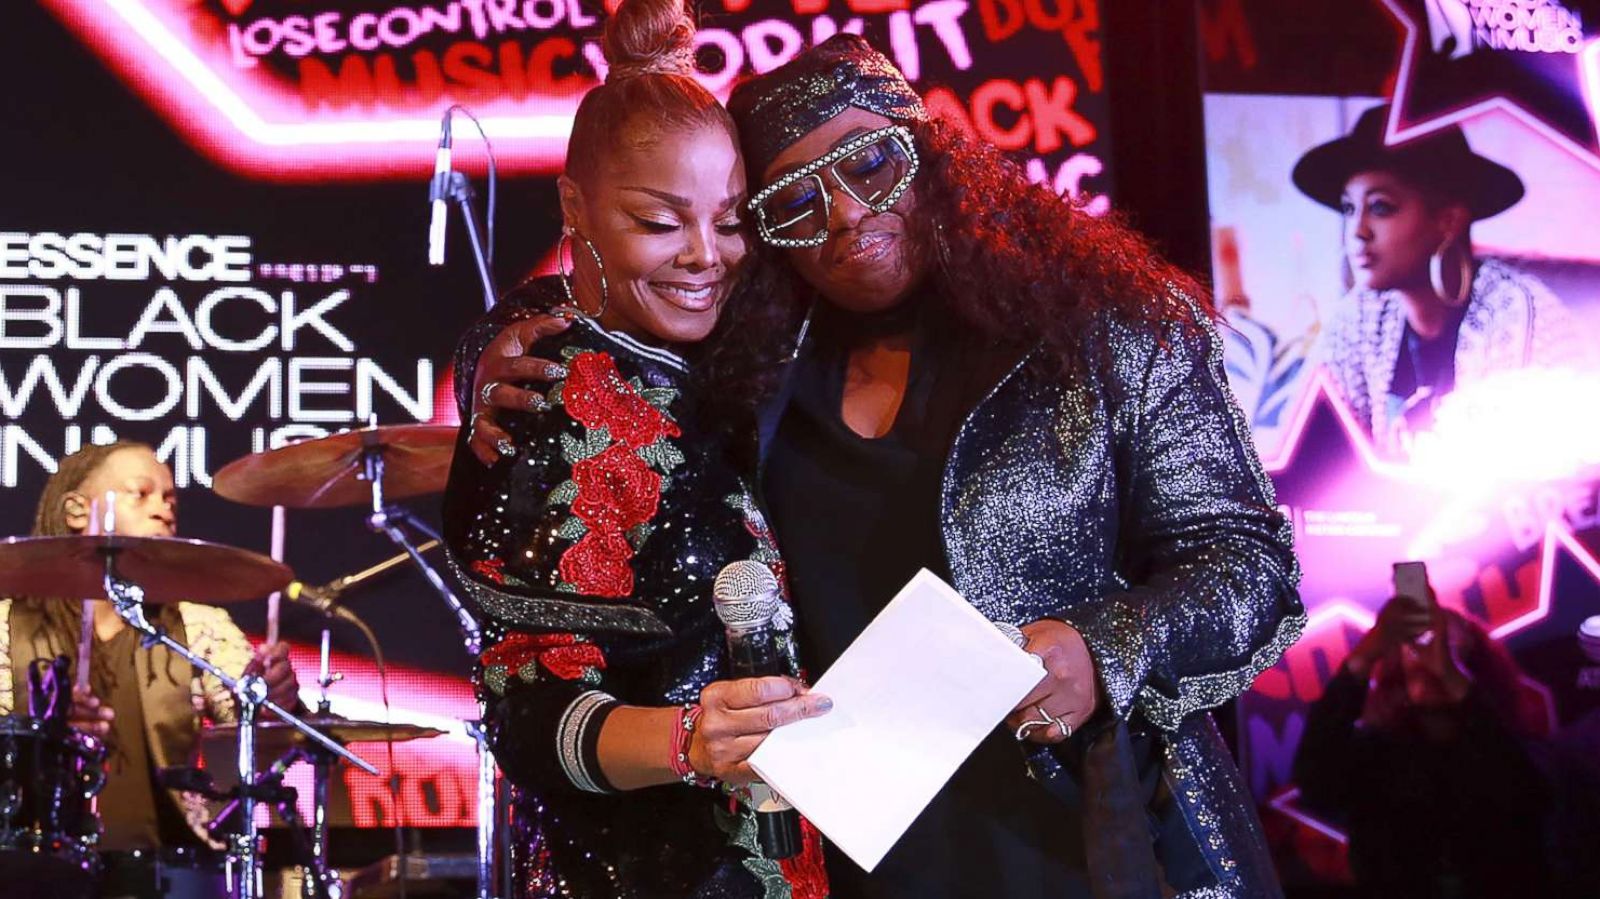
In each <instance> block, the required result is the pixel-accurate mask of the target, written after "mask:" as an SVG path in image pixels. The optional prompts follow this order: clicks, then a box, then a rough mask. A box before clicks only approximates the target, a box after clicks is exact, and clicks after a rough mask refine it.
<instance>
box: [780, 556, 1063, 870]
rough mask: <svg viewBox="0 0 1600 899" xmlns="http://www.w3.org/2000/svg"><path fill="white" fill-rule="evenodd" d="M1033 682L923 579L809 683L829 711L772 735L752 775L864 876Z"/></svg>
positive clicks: (985, 629) (980, 622)
mask: <svg viewBox="0 0 1600 899" xmlns="http://www.w3.org/2000/svg"><path fill="white" fill-rule="evenodd" d="M1042 676H1043V669H1042V668H1041V667H1040V665H1039V661H1038V659H1036V658H1034V657H1033V656H1031V655H1028V654H1027V653H1025V652H1023V651H1022V650H1021V649H1018V648H1017V646H1016V644H1014V643H1012V642H1011V640H1010V639H1009V638H1008V637H1006V635H1005V634H1002V633H1001V632H1000V631H999V630H997V629H996V628H995V626H994V625H993V624H992V623H990V622H989V621H988V619H986V618H984V617H983V615H982V614H980V613H979V612H978V610H977V609H974V608H973V607H972V606H971V605H970V604H969V603H967V601H966V600H964V599H962V598H961V594H959V593H957V592H956V591H955V589H954V588H952V587H951V586H950V585H949V584H946V583H945V582H944V581H943V580H942V579H940V578H939V576H938V575H936V574H933V573H932V572H930V571H927V570H923V571H920V572H918V573H917V575H916V577H913V578H912V579H911V581H910V582H909V583H907V584H906V586H905V587H904V589H902V590H901V591H900V592H899V594H897V595H896V596H895V598H894V599H893V600H891V601H890V603H889V605H888V606H886V607H885V608H884V610H883V611H882V612H880V613H878V617H877V618H874V619H873V620H872V623H871V624H869V625H868V626H867V629H866V630H864V631H862V632H861V636H859V637H857V638H856V640H855V642H854V643H852V644H850V648H849V649H847V650H845V652H844V655H842V656H840V657H839V660H838V661H837V662H835V663H834V664H833V667H832V668H829V669H828V671H827V673H825V674H823V675H822V677H821V679H819V680H818V681H817V682H816V685H815V686H814V687H813V689H814V690H815V691H816V692H818V693H822V694H824V695H826V696H828V697H830V698H831V699H833V703H834V705H833V710H832V711H830V712H829V713H828V714H826V715H823V716H822V717H820V718H811V719H808V720H805V721H800V722H797V723H795V724H791V725H788V726H786V727H781V728H779V729H777V730H776V731H773V732H772V734H771V735H770V736H768V737H767V739H766V740H765V741H764V742H763V743H762V744H761V746H760V747H759V748H758V749H757V750H756V751H755V753H754V754H753V755H751V756H750V765H751V767H753V768H754V769H755V770H756V772H757V773H758V774H760V775H761V778H762V780H764V781H766V782H767V783H768V784H770V785H771V786H772V787H773V788H774V789H776V790H777V791H778V792H779V793H780V794H782V795H783V796H784V798H786V799H788V800H789V802H790V803H791V804H793V805H794V807H795V808H797V809H799V810H800V813H801V814H803V815H805V816H806V817H807V818H809V819H810V820H811V823H813V824H815V825H816V826H817V828H818V829H819V830H821V831H822V832H823V833H824V834H826V835H827V836H828V838H829V839H830V840H831V841H832V842H833V843H834V845H836V846H838V847H839V848H840V849H842V850H844V852H845V854H846V855H848V856H850V858H851V859H853V860H854V861H855V863H856V864H858V865H860V866H861V867H862V868H864V869H865V870H868V871H871V870H872V869H873V868H874V867H876V866H877V864H878V862H880V861H882V860H883V856H884V855H885V854H886V853H887V852H888V851H889V849H890V848H891V847H893V846H894V844H895V842H896V841H897V840H899V839H900V836H901V834H903V833H905V831H906V828H908V827H910V826H911V823H912V821H914V820H916V817H917V815H919V814H921V813H922V810H923V809H924V808H925V807H927V805H928V803H929V802H930V801H932V799H933V797H934V795H935V794H936V793H938V792H939V790H940V788H941V787H943V786H944V784H945V782H946V781H948V780H949V779H950V776H951V775H952V774H954V773H955V771H956V768H958V767H960V765H961V763H962V762H963V761H965V760H966V758H967V756H968V755H971V754H972V751H973V750H974V749H976V748H977V746H978V744H979V743H980V742H982V741H983V738H984V737H986V736H988V734H989V732H990V731H991V730H993V729H994V727H995V725H996V724H999V723H1000V721H1001V720H1002V719H1003V718H1005V716H1006V714H1007V713H1009V712H1010V711H1011V710H1012V709H1013V708H1015V707H1016V705H1017V703H1018V702H1021V701H1022V698H1023V697H1025V696H1027V695H1028V692H1029V691H1031V690H1032V689H1033V688H1034V687H1035V686H1036V685H1037V684H1038V683H1039V679H1040V677H1042Z"/></svg>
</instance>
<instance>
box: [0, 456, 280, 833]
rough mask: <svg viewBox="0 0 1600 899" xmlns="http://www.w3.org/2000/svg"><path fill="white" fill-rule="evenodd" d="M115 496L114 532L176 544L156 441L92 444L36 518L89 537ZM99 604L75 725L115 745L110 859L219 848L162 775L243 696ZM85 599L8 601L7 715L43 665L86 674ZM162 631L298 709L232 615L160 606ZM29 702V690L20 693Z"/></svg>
mask: <svg viewBox="0 0 1600 899" xmlns="http://www.w3.org/2000/svg"><path fill="white" fill-rule="evenodd" d="M107 491H115V492H116V515H115V529H116V533H118V534H122V535H125V536H132V537H171V536H173V535H174V533H175V532H176V530H177V525H178V500H177V491H176V488H175V487H174V486H173V481H172V472H171V470H170V469H168V468H167V466H166V465H164V464H162V463H161V462H160V461H158V460H157V459H156V455H155V452H154V451H153V450H152V449H151V448H150V447H149V446H147V445H146V444H143V443H134V442H130V441H121V442H118V443H112V444H108V445H105V446H88V447H84V448H83V449H81V450H79V451H78V452H76V453H73V454H72V455H70V456H67V457H66V458H65V459H62V460H61V464H60V466H59V468H58V470H57V471H56V473H55V474H54V475H53V476H51V478H50V480H49V481H48V482H47V483H46V484H45V487H44V493H43V495H42V496H40V497H39V506H38V511H37V512H36V513H35V515H34V519H33V534H34V536H64V535H68V534H81V533H84V532H85V531H86V530H87V529H88V527H89V512H90V500H91V498H92V497H95V498H97V497H104V496H105V494H106V492H107ZM93 606H94V641H93V648H92V650H91V652H90V658H91V662H90V666H89V685H90V692H89V693H88V694H84V693H80V692H77V691H76V690H74V692H73V699H74V702H73V707H72V718H71V724H72V726H73V727H75V728H77V729H79V730H82V731H85V732H87V733H91V734H94V735H95V736H97V737H100V738H102V739H103V740H105V742H106V744H107V749H108V755H107V769H108V777H107V779H106V785H105V789H104V790H102V791H101V792H100V797H99V812H100V819H101V823H102V825H103V826H104V828H105V834H104V836H103V837H102V839H101V841H100V848H101V849H103V850H107V851H120V850H133V849H158V848H170V847H185V846H187V847H198V846H205V845H210V846H211V847H212V848H219V844H216V843H214V842H211V841H210V840H209V839H208V838H207V836H206V831H205V823H206V819H207V817H208V810H207V809H206V807H205V805H204V803H203V801H202V800H201V798H200V797H199V796H196V795H194V794H192V793H179V792H176V791H169V790H166V789H164V788H163V787H161V786H160V785H159V784H158V783H157V782H156V776H155V775H156V771H157V770H159V769H161V768H163V767H166V766H169V765H188V764H191V763H192V762H193V759H194V757H195V753H196V746H197V742H198V737H199V732H200V719H201V716H202V715H204V716H205V717H207V718H210V719H211V720H212V721H214V722H219V723H222V722H231V721H234V720H236V718H237V715H236V713H235V710H234V700H233V695H232V694H231V693H230V692H229V691H228V690H227V689H226V688H225V687H223V686H222V684H221V683H220V682H219V681H218V680H217V679H216V678H215V677H213V676H211V675H209V674H208V675H203V676H196V675H197V672H196V671H195V669H194V668H193V667H192V666H191V665H189V664H188V663H187V662H185V661H183V660H182V659H180V658H178V657H177V656H176V655H174V654H173V653H172V652H171V651H170V650H168V649H167V648H166V647H164V646H153V647H149V648H144V647H141V646H140V645H139V634H138V632H136V631H135V630H133V629H132V628H130V627H128V626H127V625H126V624H125V623H124V622H123V620H122V619H121V618H120V617H119V616H118V615H117V613H116V610H115V609H114V608H112V606H111V603H109V602H107V601H105V600H96V601H95V602H94V604H93ZM82 609H83V605H82V603H81V602H80V601H78V600H75V599H72V598H41V597H29V598H22V599H15V600H13V599H0V713H4V714H9V713H12V712H17V713H21V714H26V713H27V711H28V710H27V709H26V708H17V703H18V698H17V697H18V691H17V685H19V684H26V683H27V682H28V681H27V670H28V665H29V663H30V662H32V661H33V660H34V659H38V658H53V657H55V656H57V655H65V656H67V657H68V658H70V659H72V660H73V666H74V671H73V673H74V675H76V666H77V662H78V659H77V656H78V642H79V635H80V632H81V626H82V620H83V616H82ZM152 610H153V611H155V612H156V614H155V615H154V616H153V617H154V618H155V619H156V623H157V624H159V625H161V626H164V627H165V628H166V629H167V631H168V632H169V633H170V634H172V636H173V637H175V638H176V639H177V640H178V641H179V642H181V643H183V644H185V645H186V646H188V647H189V648H190V649H191V650H193V651H194V652H195V653H197V654H198V655H200V656H201V657H203V658H205V659H208V660H209V661H211V663H212V664H214V665H216V666H217V667H219V668H221V669H222V670H223V671H225V672H227V673H229V674H232V675H238V674H240V673H241V672H244V671H246V670H249V671H251V672H253V673H257V674H260V675H262V677H263V678H264V679H265V680H266V682H267V687H268V695H269V698H271V699H272V700H273V701H274V702H277V703H279V704H280V705H283V706H285V707H293V706H295V705H296V703H297V701H298V700H297V696H298V692H299V685H298V684H297V682H296V680H295V675H294V670H293V669H292V668H291V667H290V665H289V657H288V646H287V645H285V644H282V643H278V644H274V645H272V646H264V647H262V648H260V649H258V650H252V648H251V646H250V643H249V641H248V640H246V639H245V636H244V633H243V632H241V631H240V630H239V628H238V626H237V625H235V624H234V623H233V619H232V618H230V617H229V615H228V613H227V612H225V611H223V610H222V609H219V608H216V607H213V606H204V605H199V604H197V603H191V602H179V603H172V604H164V605H159V606H153V607H152ZM22 695H23V696H24V697H25V696H26V692H25V691H24V692H23V694H22Z"/></svg>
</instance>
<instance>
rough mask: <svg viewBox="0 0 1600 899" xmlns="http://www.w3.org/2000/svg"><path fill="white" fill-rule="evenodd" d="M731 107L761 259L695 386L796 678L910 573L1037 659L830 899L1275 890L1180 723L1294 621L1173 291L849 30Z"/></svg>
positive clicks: (1261, 482) (1199, 742) (1205, 364)
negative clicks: (729, 452) (879, 851)
mask: <svg viewBox="0 0 1600 899" xmlns="http://www.w3.org/2000/svg"><path fill="white" fill-rule="evenodd" d="M729 108H730V111H731V112H732V113H733V115H734V117H735V119H736V121H737V122H738V124H739V130H740V135H741V139H742V145H743V149H744V156H745V163H746V167H747V169H748V170H749V171H750V172H751V173H752V176H753V178H755V179H756V183H758V184H759V185H761V186H760V187H759V189H757V190H756V191H754V193H753V195H752V198H751V201H750V204H749V210H750V213H751V215H752V217H753V219H754V224H755V227H756V230H757V232H758V234H759V236H760V238H761V240H762V243H763V259H762V260H761V265H760V266H759V267H758V270H757V272H756V273H755V275H754V280H755V287H754V290H753V291H752V294H751V298H750V300H749V301H748V302H736V303H730V305H729V309H728V314H727V316H726V317H725V321H724V322H723V326H724V327H725V328H726V330H725V331H723V333H724V334H725V335H727V339H725V340H724V339H719V338H718V337H715V336H714V337H713V339H712V340H713V344H714V346H713V348H712V351H711V352H710V353H708V354H707V358H706V360H705V366H704V367H705V368H706V370H707V371H706V373H707V374H709V376H710V377H711V380H712V381H713V383H718V384H721V385H724V386H725V387H726V388H727V389H729V390H735V389H738V390H740V391H741V392H744V393H754V394H756V395H760V396H763V397H764V398H765V399H764V402H763V403H762V404H761V406H760V408H759V410H757V411H756V412H755V413H754V414H753V416H752V421H753V423H754V425H755V428H756V431H757V434H758V437H759V440H758V444H759V459H760V463H761V487H762V493H763V499H764V500H765V502H766V504H767V507H768V510H769V513H770V516H771V520H772V522H773V525H774V530H775V532H776V534H777V537H778V539H779V541H780V543H781V544H782V546H783V549H784V553H785V558H786V561H787V563H788V572H789V577H790V586H791V593H792V596H793V599H794V604H795V608H796V614H797V631H798V634H799V637H800V646H801V651H802V654H803V658H804V660H805V661H806V663H807V665H808V667H809V668H810V669H811V670H813V671H822V670H824V669H826V667H827V666H828V665H829V664H831V662H832V661H833V659H834V658H836V657H837V656H838V655H839V653H840V652H842V651H843V649H844V648H845V647H846V646H848V645H849V643H850V642H851V641H852V640H853V639H854V638H855V636H856V635H857V634H859V632H860V631H861V630H862V629H863V628H864V627H865V625H866V623H867V622H868V621H870V619H871V618H872V616H873V615H874V614H876V612H877V611H878V610H879V609H880V608H881V607H882V606H883V604H884V603H886V602H887V601H888V600H889V599H890V598H891V597H892V596H893V595H894V593H895V591H896V590H897V589H898V588H899V586H901V585H902V584H903V583H904V582H905V580H906V579H907V578H909V577H910V576H911V575H912V574H913V573H914V572H915V571H916V570H917V569H918V568H923V567H926V568H929V569H931V570H933V571H935V572H937V573H939V574H941V575H943V576H945V577H946V578H947V579H949V580H951V581H952V582H953V583H954V584H955V586H956V587H957V588H958V589H959V590H960V591H961V592H962V594H963V595H964V596H965V597H966V598H967V600H968V601H969V602H971V603H972V604H973V605H974V606H976V607H977V608H978V609H979V610H980V611H982V612H983V613H984V614H985V615H987V616H988V617H989V618H990V619H992V620H995V621H1000V622H1006V623H1010V624H1014V625H1017V626H1019V627H1020V628H1021V630H1022V631H1023V633H1024V634H1025V635H1026V637H1027V640H1028V643H1027V648H1028V649H1029V650H1030V651H1032V652H1035V653H1037V654H1038V655H1039V656H1040V657H1041V658H1042V659H1043V660H1044V663H1045V667H1046V669H1047V675H1046V677H1045V678H1044V679H1043V680H1042V681H1041V683H1040V685H1039V687H1038V688H1037V689H1036V690H1035V691H1034V692H1033V694H1032V695H1030V696H1029V697H1027V698H1026V699H1025V700H1024V701H1023V703H1021V704H1020V705H1019V706H1018V708H1017V709H1016V711H1015V712H1014V713H1013V715H1012V716H1011V718H1010V719H1009V720H1008V721H1007V722H1006V724H1005V727H1004V728H1002V729H997V730H996V731H995V733H994V734H992V735H991V736H990V738H989V739H987V740H986V741H985V742H984V743H983V744H982V745H981V746H980V747H979V749H978V750H977V751H976V752H975V753H974V754H973V755H972V756H971V757H970V758H969V759H968V760H967V761H966V763H965V764H963V766H962V767H961V769H960V770H959V771H958V772H957V773H956V775H955V776H954V777H953V778H952V780H951V781H950V783H949V784H948V785H947V786H946V787H945V788H944V789H943V790H942V791H941V792H940V794H939V795H938V796H937V797H936V798H935V799H934V801H933V803H932V804H931V805H930V806H929V807H928V809H927V810H926V811H925V812H924V813H923V814H922V816H921V817H920V818H918V820H917V821H916V823H915V824H914V825H913V826H912V828H911V830H910V831H909V832H908V833H907V834H906V835H905V837H903V838H902V839H901V841H900V842H899V843H898V844H897V845H896V847H895V848H894V849H893V850H892V851H891V852H890V853H889V855H888V856H887V857H886V858H885V859H884V860H883V862H882V863H881V864H880V865H879V866H878V867H877V868H876V869H875V870H874V871H873V872H872V873H871V874H867V873H866V872H863V871H861V870H860V869H859V868H856V867H855V866H854V865H853V864H851V863H850V861H849V860H848V859H846V858H843V857H842V856H840V855H838V854H835V853H830V854H829V855H828V873H829V880H830V884H831V888H832V894H833V895H834V896H839V897H901V896H904V897H912V896H917V897H927V896H951V897H955V896H972V895H1004V896H1038V897H1045V896H1051V897H1060V896H1097V897H1099V896H1111V895H1116V896H1150V897H1154V896H1167V895H1179V896H1192V897H1200V896H1249V897H1254V896H1275V895H1278V894H1279V890H1278V888H1277V886H1276V882H1275V878H1274V875H1273V872H1272V867H1271V862H1270V860H1269V859H1268V858H1267V856H1266V853H1265V849H1264V846H1263V842H1262V839H1261V834H1260V830H1259V825H1258V823H1257V822H1256V820H1255V817H1254V813H1253V811H1252V809H1251V804H1250V800H1249V797H1248V795H1247V793H1246V791H1245V788H1244V786H1243V784H1242V783H1241V781H1240V778H1239V775H1238V772H1237V771H1236V770H1235V769H1234V767H1233V765H1232V762H1231V761H1230V759H1229V758H1228V754H1227V750H1226V748H1225V746H1224V745H1223V743H1222V742H1221V740H1220V738H1219V737H1218V735H1217V731H1216V729H1215V726H1214V725H1213V723H1212V721H1211V719H1210V716H1209V715H1208V713H1207V710H1209V709H1210V708H1213V707H1215V706H1216V705H1218V704H1220V703H1222V702H1224V701H1226V700H1227V699H1229V698H1231V697H1233V696H1235V695H1237V694H1238V693H1239V692H1241V691H1242V690H1244V689H1245V688H1246V687H1247V686H1248V685H1249V683H1250V682H1251V680H1252V679H1253V678H1254V677H1255V676H1256V675H1257V674H1259V673H1260V672H1261V671H1262V670H1264V669H1265V668H1266V667H1268V666H1270V665H1271V664H1273V663H1274V662H1275V661H1276V660H1277V658H1278V657H1279V655H1280V654H1281V652H1282V651H1283V649H1284V648H1285V647H1287V646H1288V645H1289V644H1290V643H1291V642H1292V641H1293V640H1294V639H1295V637H1296V636H1297V635H1298V633H1299V631H1300V628H1301V627H1302V626H1303V623H1304V614H1303V611H1302V609H1301V606H1300V602H1299V599H1298V597H1297V595H1296V593H1295V584H1296V579H1297V577H1298V569H1297V566H1296V564H1295V561H1294V557H1293V553H1292V551H1291V548H1290V530H1289V526H1288V523H1287V522H1286V521H1285V519H1284V518H1283V516H1281V515H1280V514H1279V513H1278V512H1277V511H1276V508H1275V501H1274V498H1273V494H1272V489H1271V485H1270V484H1269V483H1268V482H1267V480H1266V479H1265V477H1264V476H1263V474H1262V472H1261V468H1260V464H1259V462H1258V460H1257V458H1256V454H1255V451H1254V449H1253V446H1252V444H1251V442H1250V436H1249V433H1248V431H1247V430H1246V428H1245V426H1244V423H1243V422H1242V420H1241V418H1240V416H1239V414H1238V412H1237V410H1236V408H1235V407H1234V404H1233V402H1232V399H1231V397H1230V395H1229V394H1228V392H1227V388H1226V387H1225V386H1224V381H1223V378H1222V373H1221V353H1220V347H1219V345H1218V344H1217V340H1216V335H1215V332H1214V330H1213V328H1212V325H1211V321H1210V314H1209V312H1210V311H1209V309H1208V308H1206V307H1205V306H1204V305H1203V301H1202V300H1201V299H1200V297H1201V295H1200V293H1199V291H1198V290H1196V289H1195V288H1194V287H1193V285H1192V284H1191V282H1190V281H1189V279H1188V278H1187V277H1185V276H1184V275H1182V274H1181V273H1179V272H1177V271H1175V270H1173V269H1172V268H1170V267H1168V266H1166V265H1165V264H1163V263H1161V262H1160V261H1159V260H1158V259H1157V258H1156V257H1155V256H1154V254H1153V253H1152V252H1151V251H1150V250H1149V248H1148V246H1147V245H1146V244H1145V243H1144V242H1143V241H1142V240H1141V239H1139V238H1138V237H1137V236H1136V235H1134V234H1132V233H1130V232H1129V231H1127V230H1126V229H1124V228H1122V227H1121V226H1119V225H1117V224H1115V223H1113V222H1110V221H1105V220H1097V219H1093V218H1090V217H1088V216H1086V215H1084V214H1083V213H1081V212H1080V211H1078V210H1076V209H1074V208H1072V207H1071V206H1069V205H1068V204H1064V203H1062V202H1061V201H1060V199H1059V198H1057V197H1055V196H1054V195H1052V194H1050V193H1049V192H1048V191H1046V190H1044V189H1042V188H1037V187H1033V186H1030V185H1029V184H1028V183H1027V181H1026V178H1025V177H1024V176H1023V174H1022V173H1021V172H1020V171H1019V170H1018V168H1017V167H1016V166H1014V165H1012V164H1011V163H1009V162H1007V161H1005V160H1004V159H1002V158H1001V157H1000V156H999V154H998V153H996V152H995V151H994V150H993V149H992V148H989V147H987V146H984V145H981V144H979V143H978V142H976V141H973V140H971V139H969V138H967V137H966V136H963V135H961V134H958V133H956V132H954V131H953V130H952V129H950V128H949V127H948V126H947V125H944V124H942V123H938V122H934V121H930V120H929V119H928V118H927V116H926V114H925V112H924V109H923V107H922V104H921V101H920V100H919V98H918V97H917V95H916V93H915V92H914V91H913V90H912V89H911V88H910V86H909V85H908V84H907V83H906V82H905V80H904V78H903V77H902V76H901V75H900V74H899V72H897V71H896V70H895V69H894V67H893V66H892V64H890V63H889V61H888V60H887V59H885V58H884V57H883V56H882V55H881V54H878V53H876V52H875V51H873V50H872V49H871V48H870V47H869V46H867V44H866V43H865V42H864V41H862V40H861V39H860V38H858V37H853V36H849V35H839V36H837V37H835V38H832V39H830V40H829V41H827V42H825V43H823V44H821V45H819V46H817V47H814V48H812V49H810V50H808V51H806V52H804V53H802V54H801V55H800V56H798V57H797V58H796V59H795V60H793V61H791V62H790V63H789V64H787V65H785V66H783V67H781V68H779V69H776V70H774V71H772V72H770V73H768V74H766V75H763V76H760V77H758V78H755V79H752V80H751V81H748V82H745V83H744V84H742V85H740V86H739V87H738V88H737V89H736V90H735V91H734V94H733V96H732V97H731V98H730V102H729ZM535 324H537V323H535ZM500 364H501V363H500V362H497V361H495V360H489V359H486V360H485V361H484V367H486V368H488V369H490V370H492V369H493V368H494V367H495V366H497V365H500ZM483 370H484V369H483V368H480V376H481V371H483ZM751 385H755V387H756V389H755V390H753V391H752V390H748V389H746V388H748V387H750V386H751ZM479 427H480V428H481V429H492V428H495V427H496V425H495V424H494V422H493V421H492V420H489V419H487V418H485V419H480V422H479ZM491 433H492V432H491ZM1025 772H1026V773H1025ZM1028 774H1031V775H1032V777H1031V778H1030V777H1029V776H1027V775H1028Z"/></svg>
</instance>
